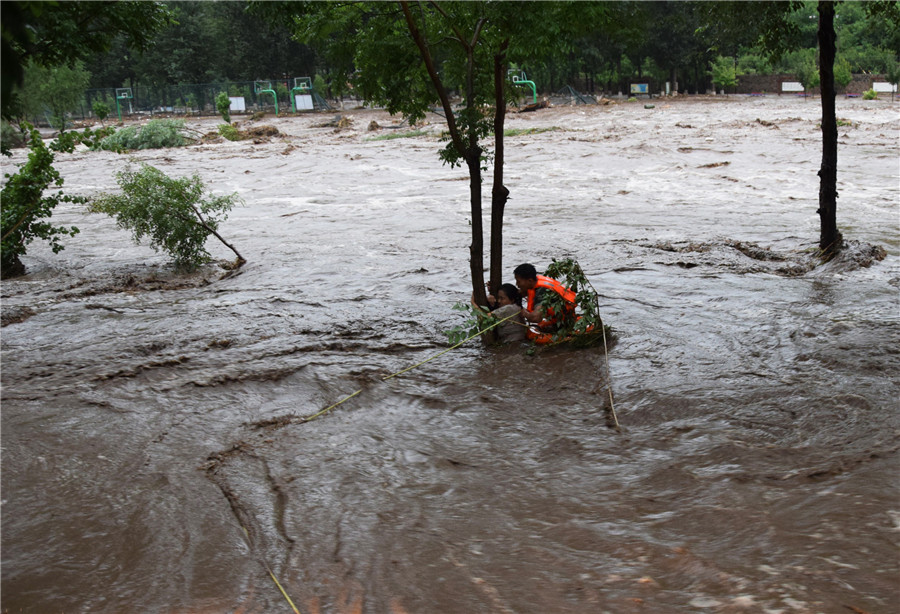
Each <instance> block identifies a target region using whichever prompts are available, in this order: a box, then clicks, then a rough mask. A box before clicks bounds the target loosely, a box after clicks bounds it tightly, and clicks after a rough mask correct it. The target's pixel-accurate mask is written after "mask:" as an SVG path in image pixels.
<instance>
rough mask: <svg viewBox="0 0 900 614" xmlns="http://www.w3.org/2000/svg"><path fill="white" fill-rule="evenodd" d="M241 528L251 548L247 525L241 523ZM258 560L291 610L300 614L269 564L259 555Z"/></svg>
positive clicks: (295, 613)
mask: <svg viewBox="0 0 900 614" xmlns="http://www.w3.org/2000/svg"><path fill="white" fill-rule="evenodd" d="M241 528H242V529H243V530H244V535H246V536H247V545H248V546H250V547H251V548H252V547H253V546H252V544H251V543H250V532H249V531H248V530H247V527H245V526H243V525H241ZM259 562H260V563H262V566H263V567H265V568H266V571H267V572H268V574H269V577H270V578H272V581H273V582H275V586H277V587H278V590H279V591H281V594H282V595H283V596H284V598H285V600H286V601H287V602H288V604H290V606H291V610H293V611H294V614H301V612H300V610H298V609H297V606H295V605H294V602H293V601H291V598H290V596H289V595H288V594H287V591H286V590H284V587H283V586H281V582H279V581H278V578H276V577H275V573H274V572H273V571H272V568H271V567H269V564H268V563H267V562H266V560H265V559H264V558H262V557H261V556H260V557H259Z"/></svg>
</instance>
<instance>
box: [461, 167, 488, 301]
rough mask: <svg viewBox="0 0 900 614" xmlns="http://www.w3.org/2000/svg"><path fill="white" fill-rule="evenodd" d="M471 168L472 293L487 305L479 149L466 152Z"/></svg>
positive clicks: (470, 248) (470, 256)
mask: <svg viewBox="0 0 900 614" xmlns="http://www.w3.org/2000/svg"><path fill="white" fill-rule="evenodd" d="M466 165H467V166H468V168H469V202H470V204H471V209H472V244H471V245H470V246H469V267H470V269H469V270H470V271H471V274H472V294H473V295H474V298H475V302H476V303H477V304H479V305H487V293H486V292H485V288H484V229H483V223H482V220H481V155H480V152H479V151H478V150H475V151H472V150H469V151H467V152H466Z"/></svg>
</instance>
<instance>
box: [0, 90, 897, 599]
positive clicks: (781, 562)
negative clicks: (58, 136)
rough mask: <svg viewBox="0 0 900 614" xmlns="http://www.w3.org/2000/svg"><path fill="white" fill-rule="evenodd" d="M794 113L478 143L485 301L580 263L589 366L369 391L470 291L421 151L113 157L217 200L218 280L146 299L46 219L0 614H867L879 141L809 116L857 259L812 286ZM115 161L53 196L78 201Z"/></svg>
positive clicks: (888, 515) (103, 258)
mask: <svg viewBox="0 0 900 614" xmlns="http://www.w3.org/2000/svg"><path fill="white" fill-rule="evenodd" d="M818 113H819V107H818V104H817V102H813V101H805V100H802V99H796V98H787V97H785V98H774V97H770V98H732V99H731V100H728V101H713V100H680V101H677V102H672V103H664V102H660V103H657V104H656V108H655V109H646V108H644V106H643V104H642V103H632V104H621V105H613V106H608V107H591V108H587V107H565V108H555V109H549V110H545V111H539V112H536V113H529V114H521V115H512V116H510V120H509V125H510V127H513V128H552V130H549V131H546V132H540V133H536V134H530V135H524V136H518V137H513V138H510V139H509V141H508V145H507V168H506V174H507V183H508V187H509V188H510V190H511V192H512V194H511V200H510V202H509V205H508V207H507V215H506V225H505V268H506V269H508V270H509V271H510V274H509V277H510V279H511V277H512V274H511V269H512V268H513V266H515V265H516V264H518V263H520V262H526V261H527V262H533V263H534V264H535V265H536V266H538V268H542V267H545V266H546V265H547V264H549V262H550V260H551V259H552V258H554V257H561V256H573V257H575V258H577V259H578V261H579V262H580V263H581V264H582V266H583V267H584V269H585V270H586V271H587V273H588V276H589V277H590V278H591V279H592V281H593V283H594V285H595V287H597V289H598V290H599V292H600V294H601V295H602V306H603V311H604V316H605V319H606V321H607V323H609V324H611V325H612V326H613V328H614V330H615V332H616V335H617V338H618V339H617V342H616V343H615V344H614V345H612V347H610V348H609V360H608V363H607V360H606V358H605V353H604V350H603V348H602V346H601V347H599V348H592V349H588V350H574V349H564V348H553V349H549V350H542V351H538V352H535V353H528V352H526V351H525V350H524V348H502V349H488V348H485V347H482V346H481V345H479V344H478V343H477V342H470V343H469V344H467V345H464V346H462V347H460V348H459V349H456V350H453V351H451V352H449V353H447V354H445V355H443V356H441V357H439V358H437V359H435V360H433V361H430V362H428V363H426V364H424V365H422V366H420V367H417V368H416V369H413V370H411V371H409V372H407V373H404V374H403V375H401V376H398V377H395V378H392V379H390V380H388V381H384V379H383V378H384V377H385V376H387V375H389V374H391V373H395V372H397V371H399V370H401V369H404V368H406V367H409V366H411V365H413V364H416V363H418V362H420V361H422V360H425V359H426V358H429V357H431V356H433V355H435V354H437V353H438V352H441V351H442V350H443V349H445V348H446V337H445V336H444V335H443V332H442V331H444V330H446V329H448V328H449V327H451V326H452V325H454V324H456V323H457V321H458V319H459V316H458V315H457V313H456V312H453V311H451V309H450V307H451V306H452V305H453V303H454V302H456V301H458V300H466V299H467V297H468V293H469V287H470V284H469V281H468V279H467V276H468V273H467V272H468V263H467V255H468V243H469V240H470V237H469V231H470V227H469V225H468V201H467V197H468V185H467V183H466V181H465V176H464V174H463V173H462V171H460V170H459V169H451V168H448V167H441V166H440V164H439V163H438V161H437V158H436V155H435V152H436V150H437V149H438V148H439V147H440V146H441V145H440V143H439V142H438V141H437V138H436V136H427V137H417V138H406V139H397V140H389V141H377V140H372V137H373V136H375V135H378V134H384V133H386V132H387V130H382V131H381V132H369V131H367V130H366V127H367V126H368V124H369V122H370V121H371V120H373V119H374V120H377V121H378V122H379V123H381V124H382V125H383V126H384V125H386V124H389V123H390V122H391V121H392V120H391V119H390V118H387V117H386V116H385V115H384V114H381V113H379V112H373V111H352V112H346V113H345V115H346V116H348V117H351V118H353V120H354V121H353V124H352V126H351V127H350V128H345V129H342V130H337V129H335V128H333V127H326V126H322V123H323V122H325V121H326V120H328V119H330V117H323V116H320V115H319V116H302V117H298V118H278V119H270V120H266V121H267V123H271V124H273V125H275V126H276V127H278V129H279V130H281V131H282V133H285V134H286V135H287V136H286V137H284V138H276V139H272V140H269V141H264V142H259V143H253V142H250V141H244V142H240V143H227V142H226V143H216V144H207V145H200V146H193V147H188V148H183V149H180V150H165V151H145V152H139V153H136V154H134V155H133V156H131V157H132V158H133V159H134V160H135V161H143V162H148V163H150V164H153V165H155V166H157V167H159V168H160V169H162V170H164V171H165V172H167V173H168V174H170V175H182V174H190V173H198V174H199V175H200V176H201V177H202V178H203V180H204V181H205V182H206V183H207V184H208V185H210V186H211V187H213V188H214V189H215V190H216V191H218V192H226V193H228V192H235V191H237V192H239V193H240V195H241V196H242V197H243V199H244V201H245V203H246V206H243V207H240V208H237V209H235V210H234V211H233V212H232V214H231V216H230V218H229V220H228V221H227V222H225V223H224V224H223V225H222V227H221V231H222V233H223V234H224V235H225V236H226V238H227V239H228V240H229V241H231V242H232V243H233V244H234V245H235V246H236V247H237V248H238V249H239V251H241V253H242V254H243V255H244V256H245V257H246V258H247V260H248V264H246V265H245V266H244V267H243V268H242V269H240V270H239V271H237V272H236V273H230V274H229V273H226V272H225V271H224V270H223V269H219V268H216V267H210V268H208V269H205V270H203V271H201V272H199V273H197V274H194V275H189V276H184V275H177V274H175V273H173V272H172V271H170V270H169V268H168V267H167V264H166V259H165V257H163V256H161V255H157V254H154V253H153V252H152V251H151V250H150V249H149V248H147V247H142V246H134V245H133V244H132V243H131V241H130V237H129V235H128V233H126V232H124V231H121V230H117V229H116V228H115V224H114V222H113V221H112V220H110V219H108V218H104V217H99V216H89V215H87V214H85V213H83V212H82V211H80V210H78V209H76V208H73V207H60V209H59V210H58V212H57V214H56V215H55V216H54V219H56V220H58V221H59V222H60V223H66V224H75V225H78V226H80V227H81V229H82V232H81V234H80V235H78V236H77V237H75V238H74V239H71V240H69V241H67V248H66V250H65V251H64V252H62V253H61V254H59V255H53V254H51V253H50V252H49V250H47V249H46V248H45V247H44V246H42V245H39V244H34V245H32V246H31V248H30V249H29V255H28V257H27V258H26V259H25V260H24V261H25V264H26V266H27V267H28V269H29V275H28V276H26V277H24V278H21V279H19V280H8V281H4V282H3V284H2V297H3V316H4V323H5V324H7V323H8V322H13V323H10V324H8V325H6V326H5V327H4V328H3V329H2V369H3V370H2V385H3V389H2V448H3V457H2V460H3V465H2V487H3V490H2V512H3V514H2V523H3V524H2V539H3V544H2V545H3V550H2V554H3V561H2V610H3V611H4V612H7V611H8V612H10V613H19V612H23V613H24V612H32V613H39V614H43V613H48V612H67V613H71V612H91V613H93V612H111V613H117V612H165V613H175V612H266V613H268V612H290V611H291V606H290V605H289V604H288V601H287V599H286V598H285V596H284V595H283V594H282V593H281V592H280V591H279V587H278V585H277V584H276V582H275V581H273V578H274V579H277V581H278V583H280V585H281V587H282V588H283V589H284V592H285V593H286V594H287V595H288V596H289V597H290V599H291V600H292V601H293V603H294V604H295V605H296V607H297V609H298V610H299V611H301V612H303V613H304V614H307V613H322V614H325V613H349V612H360V613H361V612H365V613H382V612H391V613H394V614H399V613H419V612H422V613H426V612H428V613H430V612H460V613H462V612H466V613H468V612H491V613H493V612H515V613H549V612H554V613H555V612H609V613H612V614H618V613H628V612H662V613H665V612H676V611H677V612H722V613H731V612H765V613H779V612H781V613H788V612H791V613H794V612H799V613H802V612H823V613H835V614H838V613H840V614H843V613H846V612H848V611H857V612H860V611H862V612H870V613H872V614H875V613H887V612H890V611H894V610H895V608H896V607H897V604H898V603H900V565H898V554H897V553H898V550H897V546H898V541H900V539H898V538H900V496H898V495H900V492H898V482H897V475H898V473H897V470H898V454H897V450H898V447H900V422H898V413H897V410H898V402H897V399H898V380H897V374H898V366H900V355H898V352H900V346H898V330H900V326H898V319H900V318H898V316H900V314H898V288H900V266H898V261H900V258H898V257H900V244H898V210H900V209H898V139H897V137H898V128H900V117H898V112H897V104H892V103H891V102H889V101H862V100H858V99H857V100H840V101H838V116H839V117H840V118H842V119H843V120H845V123H846V125H844V126H843V127H842V128H841V129H840V135H841V136H840V146H839V169H840V170H839V175H838V177H839V190H840V195H841V198H840V200H839V201H838V217H839V224H840V226H841V229H842V230H843V232H844V235H845V237H846V238H847V239H850V240H853V241H856V242H858V244H855V245H853V246H852V247H851V249H849V250H848V252H847V253H846V254H845V255H844V256H842V257H841V258H840V259H838V260H837V261H834V262H831V263H829V264H827V265H822V266H818V267H815V268H810V267H809V263H810V262H811V261H810V256H809V254H808V252H809V250H810V249H811V248H814V247H815V245H816V242H817V237H818V216H817V215H816V212H815V210H816V201H817V195H818V178H817V176H816V171H817V169H818V166H819V161H820V157H821V154H820V151H821V149H820V148H821V145H820V133H819V130H818V119H817V114H818ZM433 121H434V123H433V124H432V125H431V126H429V128H430V130H431V131H432V134H434V135H436V134H437V133H438V132H439V131H440V128H441V126H440V123H439V121H440V118H437V117H435V118H433ZM212 126H214V122H206V123H205V124H204V125H203V126H202V128H203V129H204V130H208V129H212ZM23 158H24V152H17V154H16V157H15V159H14V160H15V161H21V160H22V159H23ZM128 158H129V157H127V156H119V155H116V154H112V153H89V152H76V153H75V154H71V155H60V156H59V158H58V159H59V164H58V167H59V168H60V170H61V172H62V173H63V175H64V177H65V178H66V188H67V189H68V190H69V191H71V192H73V193H80V194H86V195H90V194H95V193H97V192H98V191H102V190H111V189H114V187H115V181H114V173H115V172H116V171H118V170H121V168H122V167H123V166H124V164H125V163H126V161H127V160H128ZM485 187H486V189H485V193H486V194H489V190H490V185H489V178H487V183H486V186H485ZM870 245H878V246H883V247H884V248H885V249H886V251H887V257H886V258H884V259H883V260H878V259H877V257H876V258H872V255H873V251H872V250H871V249H870ZM210 248H211V249H212V250H213V252H214V254H215V255H216V257H221V258H223V259H224V258H227V257H229V255H230V252H228V251H227V250H225V248H223V247H221V246H216V245H212V244H210ZM15 320H21V321H15ZM607 369H608V373H609V377H607ZM610 386H611V389H612V392H613V396H614V403H613V406H612V409H614V411H615V414H616V417H617V419H618V421H619V422H620V424H621V427H622V429H621V432H617V431H616V430H615V429H612V428H609V420H610V417H611V411H610V409H611V408H610V401H609V387H610ZM358 390H359V391H362V392H360V393H359V394H358V395H356V396H354V397H353V398H351V399H349V400H347V401H346V402H344V403H342V404H340V405H339V406H337V407H335V408H334V409H333V410H332V411H330V412H329V413H328V414H327V415H325V416H323V417H321V418H318V419H316V420H313V421H311V422H307V423H302V422H301V421H300V420H298V418H301V417H303V416H309V415H311V414H314V413H316V412H317V411H319V410H320V409H322V408H325V407H327V406H329V405H331V404H333V403H335V402H337V401H339V400H341V399H343V398H344V397H346V396H347V395H350V394H351V393H353V392H355V391H358Z"/></svg>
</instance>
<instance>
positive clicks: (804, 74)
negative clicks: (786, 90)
mask: <svg viewBox="0 0 900 614" xmlns="http://www.w3.org/2000/svg"><path fill="white" fill-rule="evenodd" d="M793 67H794V74H796V75H797V80H798V81H800V83H801V84H803V89H805V90H806V91H809V90H811V89H813V88H814V87H816V86H818V85H819V81H820V77H819V67H818V66H816V57H815V53H814V52H811V51H809V50H806V51H803V52H800V53H797V54H794V60H793Z"/></svg>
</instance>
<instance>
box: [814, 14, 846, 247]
mask: <svg viewBox="0 0 900 614" xmlns="http://www.w3.org/2000/svg"><path fill="white" fill-rule="evenodd" d="M818 11H819V31H818V38H819V77H820V81H821V83H820V87H821V92H822V167H821V169H819V210H818V213H819V219H820V221H821V226H820V232H819V249H821V250H822V251H823V252H824V253H825V254H827V255H831V254H834V253H835V252H837V251H838V250H839V249H840V248H841V246H842V244H843V238H842V237H841V233H840V232H839V231H838V228H837V118H836V117H835V110H834V56H835V46H836V45H835V41H836V38H837V37H836V36H835V33H834V3H833V2H829V1H825V0H820V1H819V8H818Z"/></svg>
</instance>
